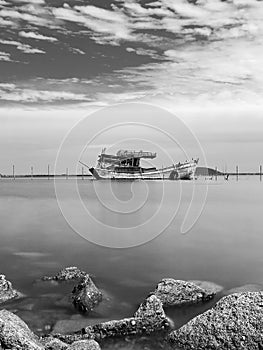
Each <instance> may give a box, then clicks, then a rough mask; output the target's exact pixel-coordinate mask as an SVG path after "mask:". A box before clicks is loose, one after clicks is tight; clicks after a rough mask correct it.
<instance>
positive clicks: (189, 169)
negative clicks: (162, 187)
mask: <svg viewBox="0 0 263 350" xmlns="http://www.w3.org/2000/svg"><path fill="white" fill-rule="evenodd" d="M196 166H197V163H196V162H195V161H193V162H188V163H185V164H182V165H181V166H177V167H175V166H170V167H167V168H162V169H156V170H150V171H144V172H134V173H125V172H116V171H114V170H108V169H103V168H89V171H90V172H91V174H92V175H93V177H94V178H95V179H97V180H123V181H124V180H126V181H134V180H191V179H193V178H194V175H195V170H196Z"/></svg>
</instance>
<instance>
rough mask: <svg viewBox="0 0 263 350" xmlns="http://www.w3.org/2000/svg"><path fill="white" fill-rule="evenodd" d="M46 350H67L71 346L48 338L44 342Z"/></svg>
mask: <svg viewBox="0 0 263 350" xmlns="http://www.w3.org/2000/svg"><path fill="white" fill-rule="evenodd" d="M43 345H44V346H45V350H67V349H68V347H69V345H68V344H66V343H64V342H62V341H61V340H59V339H56V338H53V337H48V338H46V339H45V340H44V341H43Z"/></svg>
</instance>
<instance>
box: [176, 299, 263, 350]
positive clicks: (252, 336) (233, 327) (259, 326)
mask: <svg viewBox="0 0 263 350" xmlns="http://www.w3.org/2000/svg"><path fill="white" fill-rule="evenodd" d="M169 341H170V342H171V343H172V344H173V346H174V348H175V349H177V348H178V347H179V348H181V349H185V350H188V349H189V350H190V349H198V350H206V349H211V350H213V349H220V350H240V349H244V350H248V349H249V350H259V349H263V292H247V293H239V294H232V295H229V296H226V297H224V298H222V299H221V300H220V301H219V302H218V303H217V304H216V305H215V307H214V308H212V309H210V310H208V311H206V312H205V313H203V314H201V315H199V316H197V317H195V318H194V319H192V320H191V321H189V322H188V323H187V324H186V325H184V326H183V327H181V328H180V329H178V330H176V331H173V332H172V333H171V334H170V335H169Z"/></svg>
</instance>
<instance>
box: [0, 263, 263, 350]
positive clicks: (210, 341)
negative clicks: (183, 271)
mask: <svg viewBox="0 0 263 350" xmlns="http://www.w3.org/2000/svg"><path fill="white" fill-rule="evenodd" d="M41 280H42V281H43V282H45V283H50V282H52V281H56V282H57V283H67V282H68V281H71V282H74V283H75V286H74V288H73V290H72V291H71V293H70V295H69V297H68V298H67V302H69V303H72V305H73V306H74V307H75V308H76V310H77V311H78V312H79V313H80V314H82V315H88V314H89V313H90V312H92V311H93V310H94V309H95V310H96V309H97V308H99V307H100V305H102V304H103V303H107V298H106V297H105V293H104V292H103V291H101V290H100V289H99V288H98V287H97V286H96V284H95V283H94V281H93V278H92V277H91V276H90V275H89V274H88V273H86V272H85V271H82V270H80V269H78V268H77V267H67V268H65V269H62V270H61V271H59V272H58V273H57V274H56V275H55V276H44V277H42V278H41ZM222 290H223V288H222V287H221V286H218V285H216V284H214V283H211V282H207V281H183V280H175V279H172V278H165V279H162V280H161V281H160V282H159V283H157V285H156V288H155V289H154V290H153V291H151V292H150V293H149V295H148V296H147V297H146V298H145V300H144V301H142V303H141V304H140V305H139V307H138V309H137V311H135V313H134V314H133V315H132V316H129V315H127V316H128V317H126V318H123V319H120V320H110V321H108V320H106V321H105V322H97V323H94V324H90V325H88V326H85V327H81V328H80V329H78V330H77V331H75V332H62V333H61V332H60V333H58V332H55V331H52V330H51V329H50V330H49V332H47V334H46V335H43V336H40V337H39V336H37V335H36V334H34V333H33V332H32V331H31V330H30V329H29V327H28V326H27V324H26V323H25V322H24V321H23V320H22V319H21V318H19V317H18V316H17V315H16V314H15V312H10V311H8V310H6V309H5V305H6V303H7V302H12V301H14V300H17V299H19V298H22V297H23V294H22V293H20V292H19V291H17V290H15V289H14V288H13V286H12V283H11V282H10V281H8V280H7V279H6V277H5V276H4V275H0V349H14V350H15V349H17V350H99V349H101V348H102V349H103V348H104V343H105V341H108V340H112V339H114V338H118V339H126V337H135V338H136V337H147V336H155V335H156V334H158V335H159V336H160V337H161V338H162V339H163V348H164V349H168V348H169V349H182V350H184V349H185V350H188V349H189V350H190V349H197V350H198V349H200V350H203V349H204V350H205V349H211V350H212V349H222V350H224V349H225V350H235V349H238V350H239V349H244V350H245V349H247V350H254V349H255V350H260V349H263V291H262V290H263V288H262V286H261V285H247V286H243V287H238V288H236V289H232V290H230V291H226V292H222ZM218 293H221V294H220V298H219V300H218V301H217V302H216V303H215V305H213V306H212V307H211V308H209V309H208V310H207V311H205V312H203V313H201V314H199V315H197V316H195V317H193V318H192V319H191V320H190V321H188V322H187V323H186V324H184V325H182V326H181V327H180V328H179V329H175V326H174V324H173V321H172V320H171V319H170V318H169V317H167V315H166V312H167V311H169V309H171V308H174V309H175V310H178V308H181V307H183V306H185V305H186V306H193V307H194V306H195V305H197V304H207V303H208V302H209V301H211V300H212V299H213V298H215V297H216V296H218ZM71 322H72V323H74V320H71ZM55 329H56V327H55ZM131 346H132V345H131ZM147 348H148V347H147ZM116 349H117V348H116ZM129 349H132V347H129Z"/></svg>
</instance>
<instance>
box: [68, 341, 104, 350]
mask: <svg viewBox="0 0 263 350" xmlns="http://www.w3.org/2000/svg"><path fill="white" fill-rule="evenodd" d="M68 350H101V348H100V346H99V344H98V343H97V342H96V341H95V340H79V341H76V342H74V343H72V344H71V345H70V347H69V348H68Z"/></svg>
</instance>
